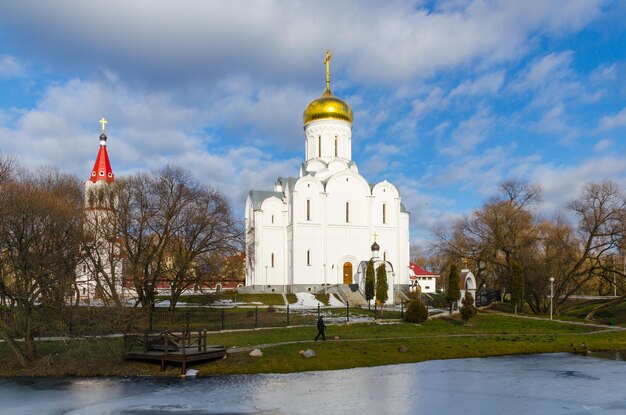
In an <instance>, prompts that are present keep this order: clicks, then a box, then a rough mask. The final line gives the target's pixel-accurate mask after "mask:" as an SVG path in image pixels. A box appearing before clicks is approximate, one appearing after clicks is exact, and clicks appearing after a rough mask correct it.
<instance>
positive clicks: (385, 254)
mask: <svg viewBox="0 0 626 415" xmlns="http://www.w3.org/2000/svg"><path fill="white" fill-rule="evenodd" d="M272 255H273V254H272ZM386 260H387V251H385V252H383V261H386ZM272 266H273V265H272Z"/></svg>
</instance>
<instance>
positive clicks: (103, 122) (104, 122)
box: [100, 117, 108, 133]
mask: <svg viewBox="0 0 626 415" xmlns="http://www.w3.org/2000/svg"><path fill="white" fill-rule="evenodd" d="M107 123H108V121H107V120H106V119H105V118H104V117H102V118H101V119H100V124H102V133H104V126H105V125H106V124H107Z"/></svg>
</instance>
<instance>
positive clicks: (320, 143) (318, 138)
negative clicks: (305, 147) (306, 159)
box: [317, 135, 322, 157]
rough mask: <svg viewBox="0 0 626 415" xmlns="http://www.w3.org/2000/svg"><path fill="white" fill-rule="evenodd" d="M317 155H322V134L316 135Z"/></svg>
mask: <svg viewBox="0 0 626 415" xmlns="http://www.w3.org/2000/svg"><path fill="white" fill-rule="evenodd" d="M317 155H318V157H322V136H321V135H318V136H317Z"/></svg>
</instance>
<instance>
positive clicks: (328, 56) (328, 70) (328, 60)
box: [324, 49, 333, 91]
mask: <svg viewBox="0 0 626 415" xmlns="http://www.w3.org/2000/svg"><path fill="white" fill-rule="evenodd" d="M332 57H333V54H332V53H330V50H329V49H326V58H325V59H324V64H325V65H326V90H327V91H330V58H332Z"/></svg>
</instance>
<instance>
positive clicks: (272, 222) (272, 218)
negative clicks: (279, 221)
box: [272, 215, 274, 223]
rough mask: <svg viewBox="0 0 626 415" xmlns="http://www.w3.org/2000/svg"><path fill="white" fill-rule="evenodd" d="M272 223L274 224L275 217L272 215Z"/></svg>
mask: <svg viewBox="0 0 626 415" xmlns="http://www.w3.org/2000/svg"><path fill="white" fill-rule="evenodd" d="M272 223H274V215H272Z"/></svg>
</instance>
